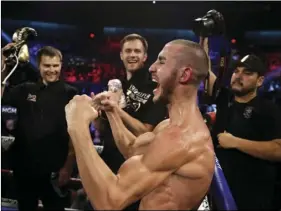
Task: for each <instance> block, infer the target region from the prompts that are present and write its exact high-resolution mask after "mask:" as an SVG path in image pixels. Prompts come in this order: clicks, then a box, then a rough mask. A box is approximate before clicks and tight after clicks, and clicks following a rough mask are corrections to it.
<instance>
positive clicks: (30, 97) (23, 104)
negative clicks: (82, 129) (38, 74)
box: [2, 81, 77, 171]
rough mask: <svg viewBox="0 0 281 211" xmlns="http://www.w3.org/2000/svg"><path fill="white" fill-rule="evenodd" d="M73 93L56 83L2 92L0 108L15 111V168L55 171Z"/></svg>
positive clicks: (64, 150) (62, 156)
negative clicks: (12, 108)
mask: <svg viewBox="0 0 281 211" xmlns="http://www.w3.org/2000/svg"><path fill="white" fill-rule="evenodd" d="M75 94H77V90H76V89H75V88H74V87H72V86H70V85H68V84H66V83H64V82H62V81H57V82H54V83H50V84H48V85H47V86H46V85H44V84H43V83H42V82H38V83H23V84H20V85H17V86H16V87H14V88H12V89H10V90H5V92H4V97H3V99H2V104H4V105H9V106H13V107H15V108H17V117H18V119H17V125H16V130H15V137H16V139H15V144H14V145H13V147H12V151H13V152H14V156H13V158H14V161H15V162H14V164H15V165H17V166H18V165H22V166H25V165H28V166H29V167H30V168H31V169H33V168H34V169H37V170H38V171H39V170H42V171H57V170H59V169H60V168H61V167H62V166H63V164H64V162H65V160H66V157H67V153H68V141H69V136H68V133H67V124H66V119H65V110H64V107H65V105H66V104H67V103H68V102H69V100H71V99H72V98H73V96H74V95H75Z"/></svg>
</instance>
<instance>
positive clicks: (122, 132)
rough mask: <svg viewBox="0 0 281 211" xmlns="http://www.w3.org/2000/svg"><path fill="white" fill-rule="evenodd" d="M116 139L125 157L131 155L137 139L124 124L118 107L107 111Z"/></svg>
mask: <svg viewBox="0 0 281 211" xmlns="http://www.w3.org/2000/svg"><path fill="white" fill-rule="evenodd" d="M106 115H107V118H108V121H109V124H110V127H111V131H112V134H113V138H114V141H115V143H116V145H117V147H118V149H119V151H120V152H121V153H122V155H123V156H124V157H125V158H128V157H129V155H130V151H131V148H132V146H133V144H134V142H135V140H136V136H134V135H133V134H132V133H131V132H130V131H129V130H128V129H127V128H126V127H125V125H124V123H123V122H122V119H121V117H120V116H119V115H118V113H117V111H116V109H114V110H113V111H111V112H106Z"/></svg>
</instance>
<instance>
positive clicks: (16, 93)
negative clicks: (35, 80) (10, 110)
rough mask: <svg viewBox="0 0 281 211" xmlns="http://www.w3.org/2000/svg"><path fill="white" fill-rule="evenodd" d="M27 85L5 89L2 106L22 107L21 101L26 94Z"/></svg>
mask: <svg viewBox="0 0 281 211" xmlns="http://www.w3.org/2000/svg"><path fill="white" fill-rule="evenodd" d="M25 88H26V84H25V83H22V84H19V85H17V86H15V87H13V88H9V87H7V88H5V91H4V93H3V95H2V105H8V106H12V107H16V108H18V107H19V105H20V100H21V99H22V97H23V93H24V92H25Z"/></svg>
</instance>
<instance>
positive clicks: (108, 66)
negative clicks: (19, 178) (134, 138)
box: [1, 1, 281, 210]
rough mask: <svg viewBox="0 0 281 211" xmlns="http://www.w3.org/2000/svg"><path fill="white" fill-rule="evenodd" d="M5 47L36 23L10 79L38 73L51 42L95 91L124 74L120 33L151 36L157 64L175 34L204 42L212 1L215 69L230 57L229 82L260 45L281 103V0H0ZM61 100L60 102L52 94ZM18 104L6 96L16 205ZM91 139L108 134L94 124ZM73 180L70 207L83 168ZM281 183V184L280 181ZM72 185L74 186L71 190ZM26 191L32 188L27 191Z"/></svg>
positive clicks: (66, 73) (8, 187)
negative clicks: (202, 20)
mask: <svg viewBox="0 0 281 211" xmlns="http://www.w3.org/2000/svg"><path fill="white" fill-rule="evenodd" d="M1 7H2V8H1V10H2V17H1V35H2V36H1V47H4V46H5V45H7V44H8V43H10V42H11V40H12V35H13V33H14V32H15V31H16V30H17V29H18V28H21V27H32V28H34V29H36V31H37V33H38V36H37V37H36V39H34V40H31V41H29V42H28V47H29V53H30V56H31V58H30V62H29V63H28V64H27V65H26V66H25V67H23V68H21V70H20V71H16V72H15V73H14V74H13V75H12V77H11V79H10V81H9V85H10V86H15V85H17V84H19V83H21V82H25V81H33V82H36V81H38V79H39V72H38V69H37V65H36V60H35V56H36V53H37V51H38V50H39V49H40V48H41V47H43V46H46V45H50V46H54V47H56V48H58V49H60V50H61V51H62V54H63V71H62V75H61V77H62V78H63V79H64V80H65V81H66V82H67V83H69V84H71V85H74V86H75V87H77V88H78V90H79V92H80V94H87V95H89V94H90V93H91V92H94V93H99V92H102V91H104V90H106V89H107V82H108V81H109V80H110V79H115V78H119V79H123V78H124V77H125V70H124V67H123V64H122V63H121V61H120V40H121V39H122V38H123V37H124V36H125V35H127V34H130V33H138V34H141V35H142V36H144V37H145V38H146V39H147V40H148V43H149V48H148V55H149V56H148V61H147V65H150V64H152V63H153V62H154V61H155V60H156V58H157V55H158V53H159V52H160V50H161V49H162V48H163V46H164V44H165V43H167V42H168V41H170V40H173V39H179V38H182V39H189V40H192V41H196V42H199V38H198V37H197V36H196V35H195V33H194V32H193V30H192V29H193V25H192V24H193V20H194V19H196V18H198V17H202V16H203V15H205V14H206V12H207V11H208V10H210V9H216V10H217V11H219V12H221V13H222V14H223V16H224V19H225V24H226V33H225V35H224V36H211V37H210V38H209V48H210V50H209V51H210V53H209V56H210V58H211V63H212V70H213V71H214V73H215V74H217V75H218V74H219V73H220V71H221V69H220V61H221V58H222V57H225V58H226V65H225V66H224V69H223V75H224V77H223V83H224V84H225V85H228V84H229V81H230V77H231V74H232V71H233V68H232V66H233V63H234V62H235V61H237V60H239V59H241V57H242V56H244V55H245V54H246V53H247V54H248V53H255V54H256V55H258V56H260V57H261V58H262V59H263V61H264V62H265V63H266V65H267V73H266V76H265V81H264V84H263V86H262V87H261V88H260V90H259V92H260V94H261V95H263V96H264V97H266V98H267V99H269V100H271V101H273V102H274V103H276V104H277V105H278V106H279V107H280V109H281V24H280V20H281V12H280V11H281V9H280V8H281V3H280V2H200V1H198V2H175V1H173V2H158V1H156V2H152V1H147V2H106V1H104V2H7V1H2V2H1ZM198 102H199V107H200V109H201V111H202V113H203V114H206V113H211V112H216V105H214V104H210V103H208V99H206V98H205V97H204V92H203V84H202V86H201V87H200V91H199V93H198ZM54 103H55V102H54ZM16 112H17V111H16V109H15V108H12V107H10V106H9V105H3V104H2V116H1V117H2V118H1V124H2V126H1V128H2V130H1V135H2V154H1V158H2V159H1V165H2V176H1V177H2V185H1V187H2V190H1V191H2V206H3V207H2V208H3V210H13V209H14V210H16V208H15V207H16V201H14V199H15V192H14V188H13V181H12V177H11V174H12V172H11V171H9V169H10V167H9V162H8V160H9V147H10V145H11V144H12V142H13V141H14V139H13V135H12V134H13V130H14V126H15V125H16ZM91 133H92V138H93V141H94V142H95V143H96V144H97V145H100V146H101V147H102V140H100V139H99V134H98V133H97V132H96V130H95V128H94V127H91ZM72 176H73V179H72V180H71V184H70V185H69V190H71V191H70V193H71V196H69V198H68V199H66V205H65V207H70V204H71V202H70V201H71V200H72V199H73V198H74V197H75V196H76V192H75V191H76V190H77V189H79V188H80V187H81V183H80V180H79V175H78V172H77V171H76V172H74V173H73V175H72ZM279 185H280V184H279ZM69 190H68V191H69ZM27 194H28V193H27Z"/></svg>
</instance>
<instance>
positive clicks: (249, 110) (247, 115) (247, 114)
mask: <svg viewBox="0 0 281 211" xmlns="http://www.w3.org/2000/svg"><path fill="white" fill-rule="evenodd" d="M253 110H254V107H251V106H248V107H246V108H245V110H244V113H243V116H244V117H245V118H246V119H250V118H251V117H252V114H253Z"/></svg>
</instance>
